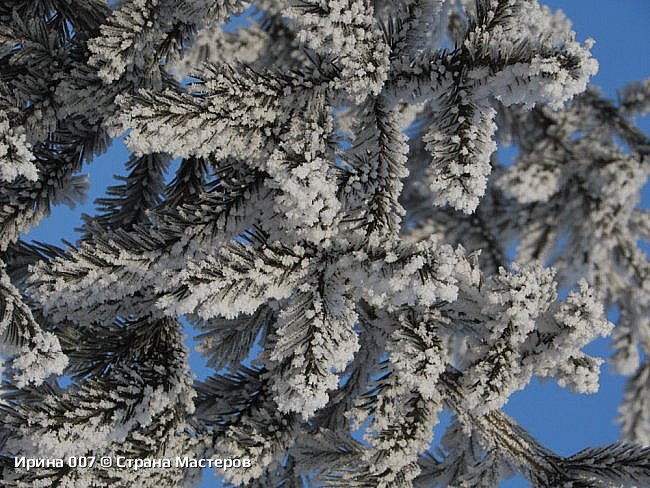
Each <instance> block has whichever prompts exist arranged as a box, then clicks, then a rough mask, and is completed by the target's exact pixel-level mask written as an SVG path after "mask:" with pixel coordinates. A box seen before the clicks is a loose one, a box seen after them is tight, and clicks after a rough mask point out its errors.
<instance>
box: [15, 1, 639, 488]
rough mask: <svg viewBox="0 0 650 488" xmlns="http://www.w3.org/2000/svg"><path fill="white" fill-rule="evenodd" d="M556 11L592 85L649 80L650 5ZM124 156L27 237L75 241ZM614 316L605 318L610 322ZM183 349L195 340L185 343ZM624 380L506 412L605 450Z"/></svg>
mask: <svg viewBox="0 0 650 488" xmlns="http://www.w3.org/2000/svg"><path fill="white" fill-rule="evenodd" d="M544 3H546V4H547V5H549V6H551V7H552V8H553V9H557V8H561V9H562V10H564V11H565V13H566V14H567V16H568V17H569V18H570V19H572V20H573V21H574V30H575V31H576V33H577V38H578V39H579V40H585V39H586V38H587V37H592V38H594V39H595V40H596V45H595V46H594V48H593V53H594V55H595V57H596V58H597V59H598V60H599V62H600V71H599V73H598V74H597V76H596V77H595V78H594V80H593V82H594V83H595V84H597V85H600V86H601V87H602V88H603V90H604V92H605V94H606V95H607V96H609V97H612V98H614V97H615V96H616V89H617V88H619V87H621V86H623V85H624V84H625V83H627V82H629V81H632V80H636V79H643V78H646V77H649V76H650V49H649V47H650V42H649V41H648V38H647V29H648V26H650V0H622V1H612V0H548V1H546V2H544ZM640 122H641V126H642V128H643V129H644V130H645V131H646V132H650V118H649V117H648V116H646V117H645V118H644V119H643V120H641V121H640ZM127 159H128V151H127V150H126V148H125V147H124V145H123V144H122V143H121V141H116V142H115V143H114V144H113V145H112V146H111V148H110V149H109V151H108V152H107V153H106V154H104V155H102V156H100V157H98V158H96V160H95V161H94V162H93V163H92V164H91V165H88V166H86V168H85V171H87V172H88V173H89V176H90V180H91V188H90V192H89V195H88V199H87V201H86V203H85V204H84V205H82V206H78V207H77V208H75V209H72V210H71V209H68V208H67V207H57V208H55V209H54V210H53V212H52V216H51V217H50V218H48V219H47V220H45V221H44V222H42V223H41V224H40V225H39V226H38V227H37V228H35V229H33V230H31V231H30V232H29V233H28V234H27V235H26V238H27V239H34V240H39V241H44V242H51V243H60V240H61V239H66V240H69V241H75V240H76V238H77V237H78V234H77V233H76V232H75V230H74V229H75V228H76V227H79V226H80V225H81V223H82V221H81V218H80V216H81V214H82V213H84V212H85V213H89V214H92V213H94V205H93V201H94V200H95V199H96V198H99V197H101V196H103V195H104V192H105V190H106V187H107V186H110V185H113V184H116V181H115V180H114V179H113V178H112V175H113V174H116V173H123V172H124V169H123V168H124V163H125V162H126V161H127ZM642 205H643V206H646V207H648V206H650V190H649V189H648V186H647V185H646V191H645V192H644V196H643V201H642ZM614 318H615V312H614V311H612V312H611V313H610V319H614ZM187 343H188V345H190V346H191V345H192V342H191V341H190V340H189V339H188V341H187ZM607 343H608V341H606V340H600V341H597V342H596V343H594V344H592V345H590V346H589V347H588V348H587V351H588V352H591V353H593V354H597V355H600V356H603V357H606V356H608V355H609V354H610V352H609V350H608V348H607ZM190 362H191V365H192V367H193V369H194V370H195V372H196V374H197V375H198V376H199V377H204V376H205V375H206V374H207V373H209V371H208V370H207V369H206V368H205V367H204V366H203V365H204V362H203V361H202V359H201V358H200V357H199V356H198V355H197V354H195V353H192V356H191V361H190ZM623 384H624V380H623V378H621V377H619V376H613V375H611V374H610V373H609V370H608V368H607V366H605V367H604V372H603V375H602V376H601V390H600V392H599V393H597V394H594V395H575V394H571V393H569V392H567V391H566V390H563V389H561V388H559V387H558V386H557V385H556V384H555V383H554V382H547V383H544V384H539V383H538V382H536V381H534V382H533V383H532V384H531V385H530V386H529V387H528V388H526V389H525V390H524V391H522V392H519V393H516V394H514V395H513V396H512V397H511V400H510V402H509V403H508V405H507V406H506V407H505V411H506V412H507V413H508V414H510V415H512V416H513V417H515V418H516V419H517V421H518V422H519V423H520V424H521V425H522V426H523V427H524V428H526V429H527V430H528V431H529V432H531V433H532V434H533V435H534V436H535V437H536V438H537V439H538V440H539V441H540V442H541V443H542V444H544V445H545V446H546V447H548V448H550V449H552V450H554V451H556V452H557V453H559V454H562V455H569V454H573V453H574V452H576V451H578V450H580V449H582V448H584V447H587V446H594V445H599V444H607V443H611V442H613V441H615V440H616V439H617V438H618V433H619V429H618V426H616V425H615V424H614V419H615V418H616V415H617V407H618V404H619V402H620V399H621V394H622V389H623ZM201 486H202V487H218V486H221V484H220V483H219V482H218V481H215V480H214V478H212V477H206V478H205V479H204V482H203V484H202V485H201ZM502 486H504V487H508V488H519V487H525V486H528V485H527V483H525V482H524V481H523V480H522V479H521V478H515V479H513V480H509V481H507V482H505V483H504V484H503V485H502Z"/></svg>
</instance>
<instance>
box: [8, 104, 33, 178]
mask: <svg viewBox="0 0 650 488" xmlns="http://www.w3.org/2000/svg"><path fill="white" fill-rule="evenodd" d="M19 176H23V177H25V178H26V179H27V180H30V181H36V180H37V179H38V169H37V168H36V165H35V164H34V155H33V154H32V152H31V150H30V149H29V147H28V144H27V137H26V135H25V133H24V132H23V131H21V129H20V127H11V126H10V124H9V120H8V119H7V116H6V115H5V114H4V113H3V112H0V181H6V182H12V181H14V180H15V179H16V178H18V177H19Z"/></svg>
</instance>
